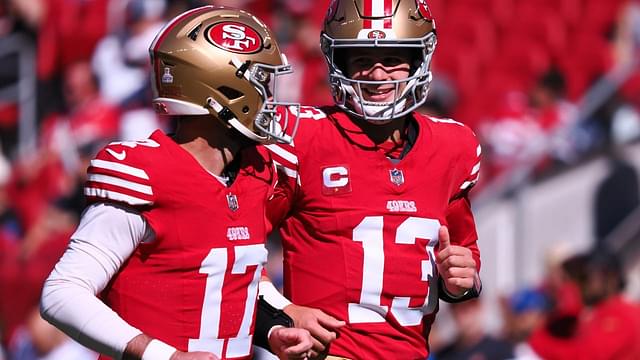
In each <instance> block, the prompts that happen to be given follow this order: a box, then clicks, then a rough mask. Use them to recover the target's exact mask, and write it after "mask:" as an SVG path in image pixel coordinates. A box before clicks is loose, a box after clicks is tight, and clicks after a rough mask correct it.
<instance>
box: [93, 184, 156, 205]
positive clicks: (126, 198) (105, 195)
mask: <svg viewBox="0 0 640 360" xmlns="http://www.w3.org/2000/svg"><path fill="white" fill-rule="evenodd" d="M84 194H85V195H86V196H88V197H96V198H101V199H110V200H116V201H122V202H125V203H127V204H130V205H151V204H153V202H152V201H150V200H145V199H140V198H138V197H135V196H130V195H125V194H121V193H119V192H116V191H111V190H106V189H97V188H92V187H85V188H84Z"/></svg>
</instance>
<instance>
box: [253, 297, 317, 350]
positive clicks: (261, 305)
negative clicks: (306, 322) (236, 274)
mask: <svg viewBox="0 0 640 360" xmlns="http://www.w3.org/2000/svg"><path fill="white" fill-rule="evenodd" d="M253 342H254V344H256V345H258V346H260V347H262V348H264V349H267V350H268V351H270V352H272V353H274V354H276V355H277V356H278V358H280V359H300V358H305V357H306V356H308V352H309V350H311V347H312V346H313V342H312V338H311V335H310V334H309V332H308V331H307V330H305V329H299V328H293V319H291V318H290V317H289V316H288V315H287V314H285V313H284V312H283V311H282V310H280V309H276V308H275V307H273V306H271V305H270V304H269V303H268V302H266V301H265V300H264V296H259V297H258V310H257V315H256V327H255V332H254V336H253Z"/></svg>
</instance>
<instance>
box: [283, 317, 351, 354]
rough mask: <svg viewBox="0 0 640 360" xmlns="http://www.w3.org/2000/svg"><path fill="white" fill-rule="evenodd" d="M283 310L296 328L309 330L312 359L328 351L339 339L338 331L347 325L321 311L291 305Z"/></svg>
mask: <svg viewBox="0 0 640 360" xmlns="http://www.w3.org/2000/svg"><path fill="white" fill-rule="evenodd" d="M283 310H284V312H285V313H286V314H287V315H289V316H290V317H291V318H292V319H293V324H294V326H295V327H297V328H302V329H306V330H308V331H309V333H310V334H311V336H312V337H313V339H312V341H313V347H312V349H311V352H310V355H311V356H310V357H312V358H313V357H316V356H318V355H319V354H321V353H323V352H325V351H327V350H328V347H329V344H330V343H331V342H332V341H333V340H335V339H336V338H337V337H338V330H339V329H340V328H341V327H342V326H344V325H345V322H344V321H341V320H338V319H336V318H334V317H333V316H331V315H328V314H326V313H325V312H324V311H322V310H319V309H313V308H309V307H306V306H299V305H295V304H291V305H288V306H286V307H285V308H284V309H283Z"/></svg>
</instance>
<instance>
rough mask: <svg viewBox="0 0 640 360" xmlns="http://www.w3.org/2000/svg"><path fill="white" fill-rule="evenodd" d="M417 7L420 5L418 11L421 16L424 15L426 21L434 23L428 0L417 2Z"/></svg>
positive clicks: (417, 0) (418, 0)
mask: <svg viewBox="0 0 640 360" xmlns="http://www.w3.org/2000/svg"><path fill="white" fill-rule="evenodd" d="M416 5H418V11H420V15H422V17H423V18H424V19H425V20H427V21H433V15H431V10H430V9H429V5H427V0H416Z"/></svg>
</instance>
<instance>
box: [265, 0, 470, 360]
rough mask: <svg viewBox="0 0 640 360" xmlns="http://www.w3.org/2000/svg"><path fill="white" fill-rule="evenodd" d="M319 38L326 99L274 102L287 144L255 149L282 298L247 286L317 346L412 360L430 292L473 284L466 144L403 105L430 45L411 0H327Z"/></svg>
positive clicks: (425, 79) (457, 297) (338, 353)
mask: <svg viewBox="0 0 640 360" xmlns="http://www.w3.org/2000/svg"><path fill="white" fill-rule="evenodd" d="M321 46H322V50H323V52H324V54H325V57H326V60H327V63H328V66H329V70H330V85H331V87H332V93H333V97H334V100H335V106H333V107H326V108H320V109H318V108H312V107H303V108H302V109H300V111H299V112H298V109H294V108H292V109H289V110H287V111H286V112H287V113H298V114H299V115H300V118H301V120H300V125H299V128H298V133H297V136H296V139H295V142H294V143H291V144H273V145H269V146H268V147H269V149H270V150H272V152H273V154H274V155H273V156H274V161H276V162H277V163H278V164H279V166H280V168H281V169H282V174H283V175H284V180H283V181H280V186H279V187H278V192H277V193H276V194H275V196H274V197H273V199H272V201H271V202H270V204H269V209H268V213H269V215H270V217H271V218H272V221H273V224H274V226H278V225H280V233H281V236H282V241H283V249H284V292H285V295H286V298H282V297H279V294H278V293H277V292H276V291H275V290H274V289H273V287H272V285H271V284H270V283H268V282H267V281H262V282H261V284H260V293H261V294H263V295H264V296H265V297H266V298H268V299H270V300H273V302H274V303H277V305H278V307H279V308H283V309H284V311H285V312H286V313H287V314H289V315H290V316H291V317H292V318H293V319H294V322H295V324H296V326H300V327H304V328H306V329H308V330H309V331H310V332H311V334H312V335H313V336H314V350H315V351H316V352H318V353H323V355H327V354H329V355H330V357H332V358H334V359H345V358H346V359H425V358H426V357H427V356H428V349H429V346H428V341H427V340H428V334H429V329H430V327H431V324H432V322H433V320H434V317H435V314H436V311H437V308H438V298H441V299H444V300H447V301H451V302H455V301H462V300H465V299H469V298H473V297H476V296H478V294H479V292H480V279H479V276H478V272H479V268H480V254H479V251H478V246H477V243H476V242H477V234H476V229H475V223H474V218H473V214H472V212H471V206H470V203H469V197H468V195H469V191H470V190H471V188H472V187H473V186H474V184H475V183H476V182H477V180H478V174H479V168H480V147H479V145H478V142H477V140H476V137H475V135H474V134H473V132H472V131H471V130H470V129H469V128H468V127H467V126H465V125H464V124H462V123H459V122H456V121H453V120H451V119H441V118H434V117H430V116H426V115H423V114H420V113H419V112H417V109H418V108H419V107H420V106H421V105H422V104H423V103H424V101H425V99H426V97H427V91H428V89H429V84H430V82H431V78H432V75H431V70H430V63H431V57H432V55H433V53H434V50H435V47H436V32H435V22H434V19H433V17H432V16H431V13H430V11H429V8H428V7H427V5H426V3H425V1H424V0H355V1H344V0H333V1H332V2H331V5H330V8H329V10H328V12H327V15H326V18H325V21H324V30H323V32H322V34H321ZM287 298H288V299H287ZM289 301H292V302H293V304H291V303H290V302H289ZM294 304H295V305H294ZM338 334H339V337H338V338H337V339H336V337H337V336H338ZM334 339H335V341H334V342H332V343H331V347H330V348H327V347H326V345H327V343H329V342H331V341H332V340H334Z"/></svg>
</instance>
